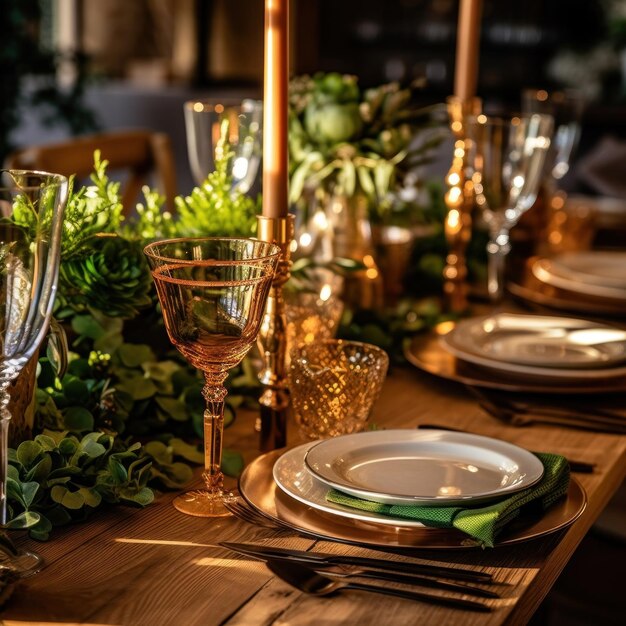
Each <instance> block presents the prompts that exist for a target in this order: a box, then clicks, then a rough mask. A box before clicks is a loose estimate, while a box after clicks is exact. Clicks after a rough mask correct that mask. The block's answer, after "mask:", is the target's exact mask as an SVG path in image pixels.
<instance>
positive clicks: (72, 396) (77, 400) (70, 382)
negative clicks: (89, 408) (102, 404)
mask: <svg viewBox="0 0 626 626" xmlns="http://www.w3.org/2000/svg"><path fill="white" fill-rule="evenodd" d="M63 394H64V395H65V397H66V398H67V401H68V403H70V404H78V405H85V404H87V403H88V402H89V396H90V393H89V387H88V386H87V383H85V382H83V381H82V380H79V379H78V378H74V377H73V376H66V377H65V378H64V379H63Z"/></svg>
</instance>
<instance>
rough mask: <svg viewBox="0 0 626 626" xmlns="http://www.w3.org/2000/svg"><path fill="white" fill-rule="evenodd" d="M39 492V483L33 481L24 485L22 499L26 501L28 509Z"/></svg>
mask: <svg viewBox="0 0 626 626" xmlns="http://www.w3.org/2000/svg"><path fill="white" fill-rule="evenodd" d="M38 491H39V483H37V482H33V481H31V482H25V483H22V497H23V499H24V505H25V507H26V508H27V509H29V508H30V506H31V504H32V503H33V501H34V500H35V497H36V496H37V492H38Z"/></svg>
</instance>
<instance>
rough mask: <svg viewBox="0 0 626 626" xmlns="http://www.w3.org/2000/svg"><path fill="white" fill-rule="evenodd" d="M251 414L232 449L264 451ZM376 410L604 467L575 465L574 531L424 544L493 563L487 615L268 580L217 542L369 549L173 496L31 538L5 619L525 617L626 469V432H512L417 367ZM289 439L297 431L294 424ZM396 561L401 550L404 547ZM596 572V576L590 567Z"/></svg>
mask: <svg viewBox="0 0 626 626" xmlns="http://www.w3.org/2000/svg"><path fill="white" fill-rule="evenodd" d="M254 420H255V415H254V414H252V413H245V414H241V415H239V416H238V417H237V420H236V421H235V423H234V425H233V426H231V427H230V428H228V429H227V431H226V435H225V445H226V447H230V448H233V449H237V450H240V451H243V452H244V455H245V458H246V461H250V460H252V459H253V458H254V457H255V456H257V455H258V454H259V452H258V448H257V446H258V435H257V434H256V433H255V432H254ZM372 420H373V421H374V422H375V423H376V424H377V425H379V426H380V427H384V428H394V427H409V428H413V427H415V426H416V425H418V424H420V423H422V424H439V425H442V426H447V427H456V428H460V429H465V430H468V431H471V432H475V433H479V434H482V435H487V436H491V437H496V438H498V439H502V440H505V441H510V442H512V443H515V444H518V445H520V446H522V447H524V448H527V449H530V450H535V451H540V450H543V451H552V452H557V453H561V454H564V455H565V456H567V457H568V458H571V459H576V460H580V461H587V462H590V463H595V464H596V470H595V472H594V473H593V474H579V475H578V476H577V478H578V480H579V481H580V482H581V484H582V485H583V486H584V488H585V490H586V492H587V495H588V504H587V507H586V509H585V511H584V513H583V515H582V516H581V517H580V518H579V519H578V520H577V521H576V522H575V523H574V524H573V525H572V526H570V527H569V528H568V529H566V530H563V531H560V532H557V533H554V534H551V535H548V536H544V537H540V538H537V539H533V540H531V541H527V542H524V543H521V544H518V545H515V546H509V547H501V548H495V549H487V550H479V549H475V550H461V551H435V550H430V551H420V552H419V553H415V552H414V553H413V554H417V555H418V558H421V559H424V560H426V561H429V562H436V563H441V564H460V565H467V566H469V567H473V568H475V569H480V570H485V571H488V572H491V573H492V574H493V575H494V577H495V579H496V580H497V581H499V582H501V583H504V584H503V585H502V586H501V587H500V590H501V592H502V596H503V597H502V598H501V599H500V600H494V601H490V602H491V603H492V605H493V607H494V610H493V611H492V612H491V613H471V612H467V611H459V610H455V609H447V608H442V607H437V606H433V605H429V604H422V603H418V602H413V601H410V600H403V599H396V598H391V597H386V596H380V595H378V594H366V593H360V592H343V593H341V594H338V595H335V596H333V597H324V598H316V597H311V596H307V595H304V594H302V593H301V592H299V591H297V590H295V589H293V588H291V587H289V586H288V585H286V584H285V583H283V582H282V581H280V580H279V579H276V578H275V577H273V576H272V574H271V573H270V572H269V570H268V569H267V568H266V567H265V565H264V564H263V563H261V562H259V561H254V560H250V559H246V558H243V557H241V558H240V557H237V556H236V555H234V554H233V553H230V552H228V551H227V550H224V549H222V548H220V547H219V546H217V543H218V542H220V541H247V542H251V541H261V540H263V541H267V542H270V543H272V544H274V545H281V546H285V547H293V548H299V549H308V548H310V547H312V546H314V548H315V549H318V550H325V551H336V552H340V553H350V554H361V555H372V554H374V553H373V552H372V551H370V550H365V549H362V548H358V547H351V546H344V545H339V544H333V543H331V542H321V541H320V542H317V545H314V544H315V542H313V541H312V540H311V539H305V538H300V537H295V536H293V537H286V538H285V537H277V536H276V535H275V533H273V531H271V530H267V529H260V528H256V527H254V526H251V525H249V524H246V523H245V522H242V521H240V520H238V519H236V518H222V519H216V520H210V519H201V518H193V517H187V516H185V515H183V514H181V513H179V512H178V511H176V510H175V509H174V508H173V507H172V505H171V500H172V498H173V495H174V494H171V493H166V494H163V495H161V496H159V498H158V499H157V502H156V503H155V504H153V505H151V506H149V507H147V508H146V509H142V510H140V509H133V508H127V507H115V508H112V509H111V510H109V511H107V512H100V513H97V514H94V515H93V516H92V517H91V518H90V520H89V521H87V522H86V523H82V524H76V525H73V526H69V527H66V528H63V529H60V530H58V531H55V534H54V536H53V538H52V539H51V540H50V541H48V542H47V543H36V542H33V541H31V540H29V539H27V538H25V537H23V538H20V541H21V543H22V545H25V546H28V547H31V548H34V549H35V550H37V551H38V552H39V553H40V554H42V555H43V556H44V557H45V559H46V562H47V567H46V568H45V569H44V570H43V571H42V572H41V573H39V574H38V575H36V576H34V577H32V578H30V579H26V580H24V581H22V582H21V583H20V585H19V586H18V588H17V589H16V590H15V592H14V594H13V597H12V599H11V600H10V602H9V603H8V604H7V606H6V608H5V611H4V613H3V615H2V618H3V619H4V622H3V623H4V624H5V625H6V626H15V625H18V624H21V625H23V624H75V623H80V624H106V625H111V626H112V625H124V626H160V625H169V624H173V625H178V624H181V625H185V626H191V625H195V624H198V625H200V624H202V625H213V624H229V625H230V626H235V625H237V626H240V625H252V624H274V625H283V626H284V625H287V624H293V625H308V624H316V625H319V624H377V626H383V625H385V624H415V623H419V624H420V625H421V626H428V625H436V626H445V625H446V624H454V625H458V624H463V625H467V626H472V625H481V626H483V625H484V626H488V625H489V626H496V625H500V624H525V623H526V622H527V621H528V620H529V619H530V617H531V616H532V614H533V613H534V612H535V610H536V609H537V607H538V606H539V604H540V603H541V601H542V600H543V598H544V597H545V596H546V594H547V593H548V591H549V590H550V588H551V586H552V585H553V584H554V582H555V580H556V579H557V577H558V575H559V573H560V572H561V570H562V569H563V568H564V566H565V565H566V563H567V562H568V560H569V559H570V557H571V556H572V554H573V553H574V551H575V550H576V547H577V546H578V544H579V542H580V541H581V540H582V538H583V537H584V535H585V534H586V532H587V531H588V529H589V528H590V526H591V525H592V524H593V522H594V521H595V520H596V519H597V517H598V516H599V514H600V513H601V512H602V510H603V508H604V507H605V506H606V504H607V502H608V501H609V499H610V498H611V496H612V495H613V494H614V492H615V491H616V489H617V488H618V486H619V485H620V483H621V482H622V480H623V479H624V477H625V476H626V437H624V436H619V435H609V434H600V433H594V432H587V431H580V430H572V429H565V428H558V427H548V426H545V427H544V426H538V425H533V426H530V427H525V428H515V427H511V426H507V425H504V424H502V423H499V422H498V421H496V420H494V419H493V418H492V417H489V416H488V415H486V414H485V413H484V412H483V411H482V409H481V408H480V407H479V406H478V404H477V401H476V400H475V399H474V398H473V397H472V396H471V395H470V394H469V393H468V391H467V390H466V389H465V388H464V387H463V386H462V385H459V384H458V383H454V382H451V381H445V380H442V379H438V378H435V377H433V376H431V375H429V374H426V373H423V372H421V371H419V370H417V369H414V368H411V367H409V366H407V367H405V368H395V369H393V370H392V371H391V373H390V375H389V376H388V379H387V381H386V383H385V387H384V389H383V393H382V395H381V397H380V399H379V401H378V402H377V405H376V407H375V410H374V414H373V417H372ZM289 438H290V443H297V442H298V441H299V440H300V436H299V434H298V432H297V428H296V427H295V426H293V425H290V436H289ZM390 558H397V559H399V560H401V559H403V558H404V557H403V556H393V557H390ZM591 575H592V574H591V573H590V576H591Z"/></svg>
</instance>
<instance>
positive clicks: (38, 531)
mask: <svg viewBox="0 0 626 626" xmlns="http://www.w3.org/2000/svg"><path fill="white" fill-rule="evenodd" d="M51 530H52V523H51V522H50V520H49V519H48V518H47V517H46V516H45V515H42V514H39V521H38V522H37V523H36V524H35V525H34V526H31V527H30V531H29V533H28V534H29V535H30V536H31V537H32V538H33V539H38V540H39V541H46V540H47V539H48V537H49V536H50V531H51Z"/></svg>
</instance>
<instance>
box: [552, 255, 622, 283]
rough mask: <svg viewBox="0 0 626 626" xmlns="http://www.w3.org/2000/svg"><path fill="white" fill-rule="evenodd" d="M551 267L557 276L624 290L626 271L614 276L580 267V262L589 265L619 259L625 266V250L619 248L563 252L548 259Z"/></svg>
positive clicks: (605, 263) (609, 262)
mask: <svg viewBox="0 0 626 626" xmlns="http://www.w3.org/2000/svg"><path fill="white" fill-rule="evenodd" d="M549 260H550V261H551V265H552V269H553V270H554V273H555V274H556V275H557V276H561V277H563V278H566V279H569V280H580V281H581V282H583V283H585V284H596V285H600V286H603V287H612V288H614V289H619V290H620V291H623V290H626V272H624V275H623V276H620V277H619V278H616V277H615V276H610V275H606V274H602V273H597V272H596V273H594V272H593V271H588V270H586V269H581V267H580V264H581V263H582V264H584V265H587V266H589V265H591V264H593V263H594V262H595V263H596V264H600V265H611V264H615V263H617V262H618V261H619V265H620V270H621V269H622V265H623V266H624V267H625V268H626V252H622V251H619V250H584V251H578V252H563V253H561V254H557V255H556V256H554V257H551V258H550V259H549Z"/></svg>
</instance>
